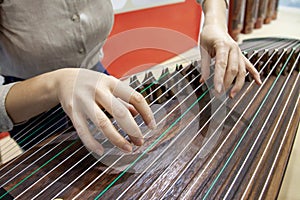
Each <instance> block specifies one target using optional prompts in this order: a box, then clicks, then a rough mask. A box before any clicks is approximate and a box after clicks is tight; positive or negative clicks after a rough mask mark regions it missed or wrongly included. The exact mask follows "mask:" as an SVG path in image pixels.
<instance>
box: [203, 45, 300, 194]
mask: <svg viewBox="0 0 300 200" xmlns="http://www.w3.org/2000/svg"><path fill="white" fill-rule="evenodd" d="M297 47H298V45H297ZM285 51H286V50H285ZM294 51H295V49H293V50H292V52H291V53H290V55H289V57H288V59H287V61H289V60H290V59H291V56H292V53H294ZM282 56H283V54H282ZM278 61H279V60H278ZM278 61H277V62H278ZM285 67H286V64H285V65H284V67H282V69H281V70H280V73H279V75H278V76H277V77H276V79H275V81H274V82H273V84H272V86H271V88H270V89H269V91H268V93H267V95H266V96H265V97H264V100H263V101H262V103H261V105H260V106H259V108H258V110H257V111H256V113H255V115H254V117H253V118H252V120H251V121H250V124H249V125H248V127H247V129H246V130H245V131H244V133H243V135H242V137H241V138H240V140H239V142H238V143H237V145H236V146H235V148H234V150H233V151H232V153H231V154H230V156H229V158H228V159H227V161H226V162H225V164H224V166H223V167H222V169H221V171H220V172H219V173H218V175H217V177H216V178H215V179H214V181H213V183H212V184H211V186H210V187H209V189H208V191H207V192H206V193H205V196H204V199H206V198H207V197H208V195H209V193H210V191H211V190H212V188H213V187H214V186H215V184H216V182H217V181H218V180H219V178H220V176H221V174H222V173H223V171H224V170H225V168H226V167H227V165H228V163H229V162H230V160H231V158H232V157H233V155H234V153H235V152H236V150H237V148H238V147H239V146H240V144H241V142H242V140H243V139H244V137H245V136H246V134H247V132H248V130H249V129H250V127H251V125H252V124H253V122H254V120H255V119H256V117H257V116H258V113H259V112H260V111H261V109H262V107H263V105H264V104H265V103H266V100H267V98H268V97H269V95H270V93H271V91H272V90H273V88H274V86H275V84H276V83H277V81H278V79H279V77H280V75H281V74H282V72H283V70H284V69H285Z"/></svg>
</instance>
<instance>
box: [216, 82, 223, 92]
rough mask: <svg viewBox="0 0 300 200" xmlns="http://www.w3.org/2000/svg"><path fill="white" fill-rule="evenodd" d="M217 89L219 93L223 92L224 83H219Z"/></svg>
mask: <svg viewBox="0 0 300 200" xmlns="http://www.w3.org/2000/svg"><path fill="white" fill-rule="evenodd" d="M215 89H216V91H217V92H218V93H221V92H222V84H220V83H217V85H216V87H215Z"/></svg>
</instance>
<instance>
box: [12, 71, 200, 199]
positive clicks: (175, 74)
mask: <svg viewBox="0 0 300 200" xmlns="http://www.w3.org/2000/svg"><path fill="white" fill-rule="evenodd" d="M182 70H183V69H181V70H179V71H178V72H176V73H174V75H172V76H171V77H170V78H169V79H168V80H166V81H165V82H164V83H163V85H164V84H166V83H167V82H168V81H170V80H172V78H174V77H175V76H177V75H178V73H180V72H181V71H182ZM195 70H196V69H193V70H192V71H190V72H189V73H187V74H186V75H185V76H184V77H183V78H181V80H184V79H185V78H186V77H187V76H188V75H189V74H191V73H192V72H193V71H195ZM166 74H167V73H165V74H163V75H162V76H161V77H160V79H162V78H163V77H165V76H166ZM196 78H197V77H196ZM179 82H180V81H179ZM173 87H175V85H173V86H172V87H171V88H169V89H168V90H167V91H165V92H164V93H163V94H161V95H160V96H159V97H157V99H156V100H158V99H160V98H161V97H163V95H164V94H166V93H167V92H168V91H169V90H171V89H172V88H173ZM157 89H158V88H156V89H155V90H153V91H152V92H151V93H150V94H148V95H147V96H146V97H145V98H147V97H148V96H149V95H151V94H152V93H154V92H155V91H156V90H157ZM144 91H146V90H144ZM144 91H141V93H143V92H144ZM154 102H155V100H154V101H153V102H152V103H151V104H150V106H151V105H153V104H154ZM156 112H158V111H156ZM141 125H142V124H140V125H139V126H141ZM119 130H120V129H119ZM106 141H108V140H107V139H106V140H105V141H104V142H102V143H101V144H104V143H105V142H106ZM82 148H84V146H81V147H80V148H79V149H77V151H76V152H78V151H79V150H81V149H82ZM108 153H109V152H107V153H106V154H108ZM91 154H92V153H91V152H90V153H88V154H87V155H85V156H84V157H83V158H82V159H80V161H78V162H77V163H75V164H74V165H73V166H72V167H71V168H70V169H68V170H67V171H66V172H64V173H63V174H62V175H60V176H59V177H58V178H57V179H56V180H54V181H52V182H51V183H50V184H49V185H48V186H47V187H46V188H48V187H50V186H51V185H53V184H54V183H55V182H56V181H57V180H58V179H59V178H61V177H62V176H63V175H65V174H66V173H68V172H69V171H70V170H71V169H73V168H74V167H75V166H77V165H78V164H79V163H80V162H81V161H82V160H84V159H85V158H86V157H88V156H89V155H91ZM72 155H74V153H73V154H72ZM69 158H71V156H68V157H67V158H66V159H64V160H63V161H62V162H60V163H59V164H58V165H57V166H55V167H54V168H53V169H51V171H49V172H48V173H47V174H49V173H51V172H52V171H54V170H55V169H56V168H58V167H59V166H60V165H62V164H63V163H64V162H65V161H67V160H68V159H69ZM97 162H98V161H97ZM97 162H96V163H97ZM96 163H95V164H96ZM47 174H45V175H44V176H43V177H41V178H40V179H39V180H38V181H36V182H35V183H33V184H32V185H31V186H30V187H29V188H27V189H26V190H25V191H23V192H22V193H21V194H20V195H22V194H23V193H25V192H26V191H27V190H29V189H30V188H31V187H33V186H34V185H35V184H36V183H38V182H39V181H40V180H42V179H43V178H44V177H46V175H47ZM46 188H45V189H46ZM45 189H43V190H42V191H41V192H39V194H41V193H42V192H43V191H45ZM39 194H37V195H36V196H35V197H34V198H36V197H37V196H39ZM20 195H19V196H20ZM16 198H17V197H16ZM34 198H33V199H34Z"/></svg>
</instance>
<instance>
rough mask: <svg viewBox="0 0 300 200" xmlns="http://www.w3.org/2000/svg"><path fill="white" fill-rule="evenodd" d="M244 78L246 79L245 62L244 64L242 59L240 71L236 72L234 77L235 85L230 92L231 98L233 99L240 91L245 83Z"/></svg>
mask: <svg viewBox="0 0 300 200" xmlns="http://www.w3.org/2000/svg"><path fill="white" fill-rule="evenodd" d="M245 77H246V68H245V62H244V60H243V58H240V69H239V71H238V75H237V77H236V81H235V84H234V86H233V87H232V89H231V91H230V97H231V98H234V97H235V95H236V94H237V93H238V92H239V91H240V90H241V89H242V87H243V85H244V83H245Z"/></svg>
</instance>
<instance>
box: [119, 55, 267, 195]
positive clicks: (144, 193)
mask: <svg viewBox="0 0 300 200" xmlns="http://www.w3.org/2000/svg"><path fill="white" fill-rule="evenodd" d="M265 53H266V52H264V54H265ZM254 54H255V53H254ZM254 54H253V55H252V56H251V57H250V59H251V58H252V57H253V56H254ZM262 57H263V55H262V56H261V58H262ZM261 58H259V59H258V61H257V62H256V63H255V64H254V65H256V64H257V63H258V62H259V60H260V59H261ZM248 74H249V72H248V73H247V74H246V76H247V75H248ZM214 99H215V97H213V98H212V100H214ZM228 99H229V97H228V96H227V97H226V99H225V100H224V101H223V102H222V104H221V105H220V106H219V108H218V109H217V110H216V111H215V112H214V113H213V114H212V116H210V118H209V119H208V120H207V121H206V123H205V124H204V125H203V126H202V127H201V128H200V130H199V131H198V132H197V133H196V135H195V136H194V137H193V138H192V139H191V140H190V141H189V142H188V143H187V144H186V145H185V147H184V149H183V150H182V151H181V152H180V153H179V154H178V155H177V157H176V158H175V159H173V161H172V163H171V164H169V165H168V167H167V168H166V169H165V171H164V173H160V175H159V176H158V177H157V178H156V181H154V182H153V183H152V184H151V185H150V187H148V189H147V190H146V191H145V192H143V195H142V196H141V197H140V199H142V198H143V197H144V196H146V194H147V192H148V191H150V188H151V186H152V185H155V184H156V182H157V181H158V180H159V178H160V177H163V176H164V174H165V173H166V171H167V170H168V169H169V168H170V167H171V166H172V164H173V163H175V162H176V160H177V159H178V158H179V157H180V156H181V154H183V153H184V152H185V151H186V149H187V148H188V147H189V145H190V144H191V143H192V142H193V140H194V139H195V138H196V137H198V134H200V132H201V131H202V130H203V129H204V128H205V126H207V125H208V123H209V122H210V120H211V119H212V118H213V117H214V116H215V115H216V114H217V112H218V111H219V110H220V109H221V107H222V106H223V105H224V104H225V103H226V101H227V100H228ZM212 100H211V101H212ZM211 101H210V102H209V103H208V104H207V105H206V106H205V107H204V108H206V107H207V106H208V105H209V104H210V103H211ZM238 102H239V101H238ZM236 104H238V103H236ZM232 110H233V109H232ZM201 112H203V110H202V111H201ZM201 112H200V113H199V114H198V115H200V114H201ZM229 114H230V113H229ZM229 114H228V115H227V116H226V118H227V117H228V116H229ZM198 115H197V116H198ZM226 118H225V119H224V120H223V121H225V120H226ZM223 123H224V122H221V123H220V124H223ZM213 136H214V135H212V136H211V137H213ZM174 140H175V139H174ZM209 141H210V140H207V143H208V142H209ZM205 146H206V144H204V145H203V147H205ZM167 148H168V147H167ZM201 151H202V149H200V150H199V152H201ZM190 163H192V162H190ZM150 166H151V165H150ZM150 166H149V167H150ZM149 167H148V168H149ZM148 168H147V169H148ZM145 171H146V170H144V172H145ZM142 175H143V173H142V174H141V175H140V176H139V177H141V176H142ZM137 179H138V178H137ZM137 179H136V180H135V181H134V182H136V181H137ZM134 182H132V183H131V186H133V183H134ZM175 182H176V181H175ZM175 182H174V183H175ZM131 186H130V187H131ZM170 188H172V187H170ZM128 189H129V188H127V189H126V190H125V191H124V192H123V193H122V194H121V195H120V196H119V197H118V199H120V198H121V197H122V195H124V194H125V193H126V191H127V190H128Z"/></svg>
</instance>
